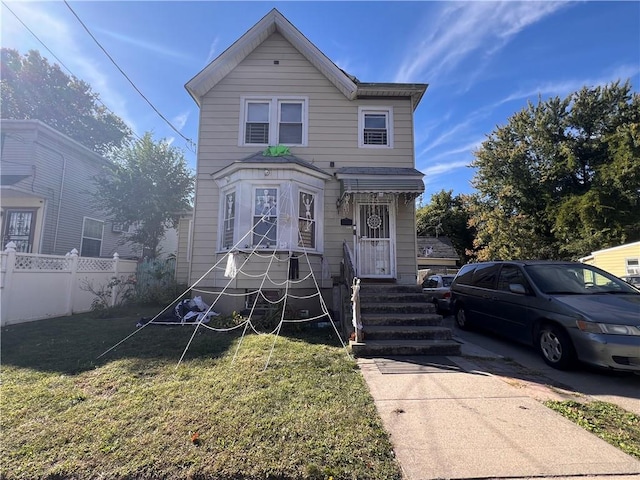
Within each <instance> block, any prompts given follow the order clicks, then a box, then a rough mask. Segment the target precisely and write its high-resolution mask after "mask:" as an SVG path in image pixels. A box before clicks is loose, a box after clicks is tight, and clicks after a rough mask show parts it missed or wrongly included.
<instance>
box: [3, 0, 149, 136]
mask: <svg viewBox="0 0 640 480" xmlns="http://www.w3.org/2000/svg"><path fill="white" fill-rule="evenodd" d="M2 5H4V6H5V8H6V9H7V10H9V12H11V14H12V15H13V16H14V17H16V20H18V21H19V22H20V23H21V24H22V26H23V27H24V28H26V29H27V31H28V32H29V33H30V34H31V35H33V37H34V38H35V39H36V40H37V41H38V42H40V45H42V46H43V47H44V48H45V49H46V50H47V52H49V53H50V54H51V56H52V57H53V58H55V59H56V60H57V61H58V63H59V64H60V65H61V66H62V67H63V68H64V69H65V70H66V71H67V72H69V74H70V75H71V76H72V77H74V78H80V77H78V76H77V75H76V74H74V73H73V72H72V71H71V69H70V68H69V67H67V66H66V65H65V64H64V62H63V61H62V60H60V59H59V58H58V56H57V55H56V54H55V53H53V51H52V50H51V49H50V48H49V47H47V45H46V44H45V43H44V42H43V41H42V40H41V39H40V37H38V35H36V34H35V33H34V32H33V30H31V29H30V28H29V27H28V26H27V24H26V23H24V22H23V21H22V19H21V18H20V17H19V16H18V15H17V14H16V12H14V11H13V10H11V8H9V5H7V4H6V3H5V2H2ZM95 100H96V101H97V102H98V103H99V104H100V105H102V106H103V107H104V108H105V109H107V111H109V112H111V113H112V114H113V115H115V116H118V114H117V113H116V112H114V111H113V110H111V109H110V108H109V107H107V106H106V105H105V104H104V102H103V101H102V100H100V97H95ZM129 128H131V127H129ZM131 132H132V133H133V135H134V136H135V137H136V138H137V139H138V140H142V139H141V138H140V136H139V135H138V134H137V133H136V132H134V131H133V129H131Z"/></svg>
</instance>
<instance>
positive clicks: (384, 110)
mask: <svg viewBox="0 0 640 480" xmlns="http://www.w3.org/2000/svg"><path fill="white" fill-rule="evenodd" d="M367 114H384V115H385V116H386V118H387V144H386V145H371V144H368V143H364V119H365V115H367ZM358 148H385V149H388V148H393V107H385V106H367V107H364V106H360V107H358Z"/></svg>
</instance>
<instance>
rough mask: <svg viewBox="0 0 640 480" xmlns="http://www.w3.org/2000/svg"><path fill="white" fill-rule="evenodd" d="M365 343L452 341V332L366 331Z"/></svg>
mask: <svg viewBox="0 0 640 480" xmlns="http://www.w3.org/2000/svg"><path fill="white" fill-rule="evenodd" d="M364 338H365V342H366V341H367V340H403V339H406V340H451V338H452V336H451V330H439V331H431V332H429V331H414V332H397V331H393V330H389V331H385V332H367V330H366V329H365V330H364Z"/></svg>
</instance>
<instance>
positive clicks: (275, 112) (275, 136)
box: [238, 95, 309, 147]
mask: <svg viewBox="0 0 640 480" xmlns="http://www.w3.org/2000/svg"><path fill="white" fill-rule="evenodd" d="M251 103H268V104H269V142H268V143H246V141H245V140H246V126H247V113H248V108H249V107H248V105H249V104H251ZM286 103H289V104H290V103H298V104H301V105H302V112H301V117H302V118H301V121H302V138H301V143H279V139H280V116H281V115H280V105H282V104H286ZM308 135H309V97H306V96H297V95H290V96H288V95H283V96H280V95H277V96H263V95H256V96H253V95H251V96H242V97H240V123H239V128H238V146H239V147H265V146H269V145H286V146H290V147H306V146H307V145H308Z"/></svg>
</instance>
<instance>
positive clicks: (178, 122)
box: [171, 111, 190, 130]
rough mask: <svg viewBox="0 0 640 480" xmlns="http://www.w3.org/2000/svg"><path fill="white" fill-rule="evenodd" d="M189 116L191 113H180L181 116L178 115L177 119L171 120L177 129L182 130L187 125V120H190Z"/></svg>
mask: <svg viewBox="0 0 640 480" xmlns="http://www.w3.org/2000/svg"><path fill="white" fill-rule="evenodd" d="M189 114H190V112H189V111H186V112H184V113H180V114H179V115H176V116H175V117H173V119H172V120H171V123H172V124H173V125H175V127H176V128H177V129H178V130H182V129H183V128H184V126H185V125H186V123H187V120H188V119H189Z"/></svg>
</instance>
